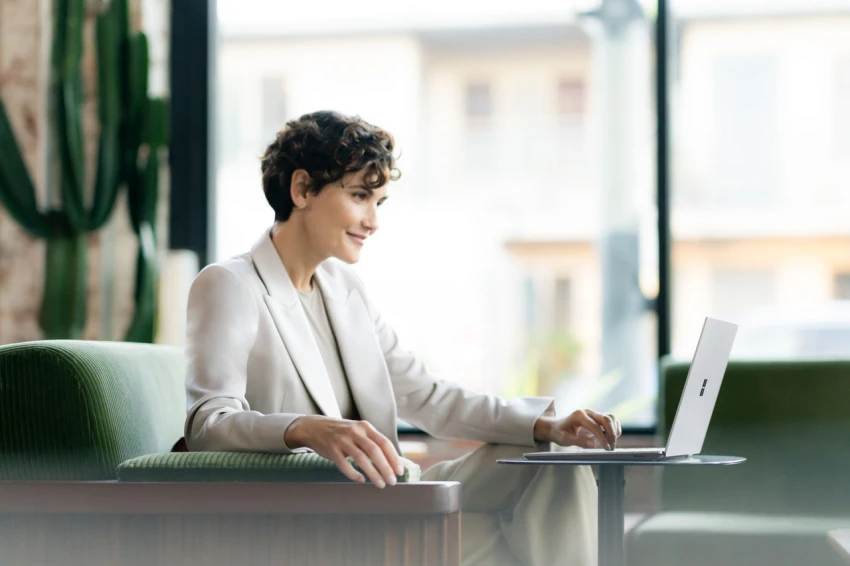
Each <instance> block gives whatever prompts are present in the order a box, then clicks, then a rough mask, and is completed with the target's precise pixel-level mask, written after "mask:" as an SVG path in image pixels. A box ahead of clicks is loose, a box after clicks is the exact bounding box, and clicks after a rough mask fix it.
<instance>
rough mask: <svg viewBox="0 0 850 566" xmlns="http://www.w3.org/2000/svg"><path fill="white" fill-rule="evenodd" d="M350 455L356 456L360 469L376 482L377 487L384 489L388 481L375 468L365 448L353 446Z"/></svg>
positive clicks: (370, 479) (355, 459)
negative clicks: (364, 450)
mask: <svg viewBox="0 0 850 566" xmlns="http://www.w3.org/2000/svg"><path fill="white" fill-rule="evenodd" d="M348 455H349V456H351V457H352V458H354V461H355V462H357V465H358V466H360V469H361V470H362V471H363V473H364V474H366V477H368V478H369V481H371V482H372V483H373V484H375V487H378V488H380V489H384V487H386V485H387V483H386V482H385V481H384V478H382V477H381V474H380V472H378V470H376V469H375V466H374V465H373V464H372V460H370V459H369V456H367V455H366V453H365V452H363V450H361V449H360V448H359V447H357V446H353V447H352V448H351V451H350V452H349V454H348Z"/></svg>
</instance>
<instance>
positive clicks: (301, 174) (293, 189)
mask: <svg viewBox="0 0 850 566" xmlns="http://www.w3.org/2000/svg"><path fill="white" fill-rule="evenodd" d="M309 188H310V174H309V173H307V171H305V170H304V169H296V170H295V171H293V172H292V177H291V178H290V181H289V196H290V198H291V199H292V203H293V204H294V205H295V208H297V209H303V208H305V207H306V206H307V194H308V193H309Z"/></svg>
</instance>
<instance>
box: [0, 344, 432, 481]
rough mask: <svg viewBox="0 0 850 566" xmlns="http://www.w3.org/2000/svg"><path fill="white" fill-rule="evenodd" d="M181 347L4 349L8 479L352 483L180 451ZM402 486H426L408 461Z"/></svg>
mask: <svg viewBox="0 0 850 566" xmlns="http://www.w3.org/2000/svg"><path fill="white" fill-rule="evenodd" d="M185 364H186V362H185V359H184V355H183V351H182V350H181V349H179V348H172V347H167V346H157V345H150V344H131V343H123V342H87V341H72V340H67V341H62V340H60V341H40V342H26V343H22V344H12V345H8V346H0V480H111V479H116V478H118V479H120V480H123V481H283V482H307V481H313V482H325V481H326V482H347V481H349V480H348V479H347V478H346V477H345V476H343V475H342V473H341V472H339V471H338V470H337V469H336V467H335V466H334V464H333V463H332V462H331V461H329V460H327V459H325V458H322V457H320V456H318V455H316V454H294V455H282V454H260V453H247V452H245V453H243V452H179V453H170V450H171V448H172V446H173V445H174V444H175V442H176V441H177V440H178V439H179V438H180V437H181V436H182V434H183V420H184V418H185V415H186V393H185V389H184V378H185V369H186V365H185ZM404 465H405V473H404V476H403V477H402V478H401V479H402V481H407V482H415V481H418V480H419V476H420V470H419V466H418V465H416V464H415V463H413V462H411V461H409V460H406V459H405V460H404Z"/></svg>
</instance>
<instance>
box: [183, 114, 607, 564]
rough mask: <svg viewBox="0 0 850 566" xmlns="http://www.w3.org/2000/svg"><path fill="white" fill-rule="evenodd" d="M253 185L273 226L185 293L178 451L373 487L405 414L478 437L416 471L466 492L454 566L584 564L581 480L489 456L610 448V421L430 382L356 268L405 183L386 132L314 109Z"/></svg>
mask: <svg viewBox="0 0 850 566" xmlns="http://www.w3.org/2000/svg"><path fill="white" fill-rule="evenodd" d="M262 174H263V175H262V178H263V190H264V192H265V196H266V199H267V200H268V202H269V205H270V206H271V207H272V209H274V213H275V222H274V225H273V226H272V227H271V229H270V230H266V231H264V232H263V233H262V234H261V235H260V238H259V240H258V241H257V243H256V244H254V246H253V247H252V249H251V251H250V252H248V253H245V254H243V255H241V256H238V257H234V258H232V259H229V260H226V261H223V262H220V263H216V264H213V265H210V266H208V267H206V268H205V269H204V270H203V271H202V272H201V273H200V274H199V275H198V277H197V279H196V280H195V281H194V283H193V284H192V288H191V291H190V295H189V307H188V326H187V345H186V350H187V353H188V357H189V370H188V376H187V380H186V387H187V392H188V403H189V411H188V416H187V419H186V428H185V433H186V442H187V445H188V448H189V449H190V450H207V451H219V450H221V451H257V452H277V453H284V454H285V453H291V452H295V451H305V450H313V451H315V452H316V453H318V454H320V455H322V456H324V457H326V458H329V459H331V460H332V461H334V462H335V463H336V465H337V466H338V467H339V469H340V470H341V471H342V473H343V474H345V475H346V476H348V477H349V478H351V479H352V480H355V481H359V482H363V481H366V480H367V478H368V480H369V481H371V482H372V483H373V484H374V485H376V486H377V487H379V488H383V487H385V486H386V485H394V484H395V483H396V475H400V474H401V473H402V472H403V469H402V464H401V460H400V457H399V447H398V439H397V435H396V419H397V418H401V419H404V420H405V421H407V422H409V423H412V424H413V425H415V426H418V427H420V428H421V429H423V430H424V431H426V432H427V433H429V434H431V435H433V436H435V437H437V438H455V439H465V440H474V441H481V442H485V443H487V444H485V445H484V446H483V447H481V448H479V449H477V450H475V451H473V452H472V453H470V454H468V455H466V456H464V457H462V458H459V459H457V460H453V461H448V462H442V463H440V464H437V465H435V466H434V467H432V468H430V469H428V470H426V471H425V472H424V474H423V479H425V480H456V481H460V482H462V483H463V503H462V505H463V512H464V516H463V530H462V532H463V544H462V548H463V560H464V563H465V564H502V563H510V564H515V563H521V564H554V563H558V564H564V563H569V564H576V565H588V564H595V563H596V557H595V548H596V487H595V483H594V480H593V475H592V473H591V472H590V470H589V469H588V468H586V467H573V466H570V467H561V468H560V469H557V470H555V469H553V468H551V467H548V468H547V467H544V468H542V469H541V468H538V467H536V466H535V467H530V466H501V465H498V464H496V460H497V459H498V458H502V457H514V456H518V455H519V454H521V453H522V452H524V451H528V450H529V449H532V450H539V449H541V446H540V444H541V443H549V442H553V443H556V444H557V445H561V446H568V445H578V446H596V445H597V444H599V445H601V446H603V447H605V448H612V447H613V446H614V444H615V443H616V441H617V438H618V437H619V436H620V425H619V423H618V422H617V420H616V419H615V418H614V417H613V416H611V415H601V414H599V413H596V412H593V411H590V410H587V411H577V412H574V413H572V414H571V415H569V416H567V417H564V418H560V417H556V416H555V413H554V404H553V401H552V399H548V398H540V397H530V398H523V399H513V400H510V401H506V400H503V399H500V398H498V397H494V396H490V395H483V394H478V393H474V392H472V391H468V390H465V389H463V388H461V387H459V386H457V385H454V384H452V383H448V382H445V381H442V380H440V379H438V378H437V376H435V375H433V374H431V373H429V372H428V371H427V370H426V368H425V366H424V364H423V363H422V361H421V360H420V359H418V358H417V357H416V356H415V355H414V354H413V353H411V352H408V351H406V350H404V349H403V348H402V347H401V346H400V345H399V341H398V338H397V336H396V334H395V332H394V331H393V330H392V328H390V327H389V326H388V325H387V324H386V322H385V321H384V319H383V318H382V317H381V315H380V314H379V313H378V312H376V310H375V308H374V306H373V305H372V303H371V302H370V301H369V298H368V296H367V294H366V291H365V289H364V286H363V283H362V282H361V281H360V279H359V278H358V277H357V275H356V274H355V273H354V271H353V270H352V269H351V268H350V267H349V264H354V263H356V262H357V261H358V259H359V258H360V250H361V249H362V247H363V246H364V245H365V243H366V242H367V241H368V239H369V238H370V237H371V236H373V235H374V234H375V232H376V231H377V230H378V227H379V223H378V207H380V206H381V205H382V204H383V203H384V202H385V201H386V199H387V193H388V185H389V183H390V181H391V180H394V179H395V178H397V176H398V170H397V169H396V168H395V159H394V157H393V138H392V136H391V135H390V134H389V133H387V132H385V131H384V130H382V129H380V128H377V127H375V126H372V125H370V124H368V123H366V122H364V121H362V120H360V119H359V118H358V117H347V116H343V115H341V114H338V113H334V112H316V113H313V114H308V115H305V116H302V117H301V118H300V119H298V120H294V121H292V122H289V123H288V124H287V125H286V127H285V128H284V129H283V130H282V131H281V132H280V133H278V135H277V138H276V139H275V141H274V142H273V143H272V144H271V145H269V147H268V148H267V149H266V152H265V154H264V155H263V158H262ZM545 449H549V445H548V444H547V445H546V446H545ZM348 457H351V458H353V460H354V461H355V462H356V463H357V464H358V465H359V467H360V469H361V470H362V471H363V473H360V472H358V471H357V470H356V469H355V468H354V466H352V465H351V464H350V463H349V461H348V460H347V458H348Z"/></svg>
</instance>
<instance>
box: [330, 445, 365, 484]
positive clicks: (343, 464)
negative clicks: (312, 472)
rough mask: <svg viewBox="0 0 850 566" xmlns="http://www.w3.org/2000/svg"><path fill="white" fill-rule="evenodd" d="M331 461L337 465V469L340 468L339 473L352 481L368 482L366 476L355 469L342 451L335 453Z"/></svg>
mask: <svg viewBox="0 0 850 566" xmlns="http://www.w3.org/2000/svg"><path fill="white" fill-rule="evenodd" d="M331 460H333V463H334V464H336V467H337V468H339V471H340V472H342V474H343V475H344V476H345V477H347V478H348V479H350V480H351V481H356V482H357V483H364V482H365V481H366V476H364V475H363V474H361V473H360V472H358V471H357V470H356V469H355V468H354V466H353V465H352V464H351V462H349V461H348V458H346V456H345V454H344V453H343V452H342V451H340V450H337V451H335V452H334V453H333V457H332V458H331Z"/></svg>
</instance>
